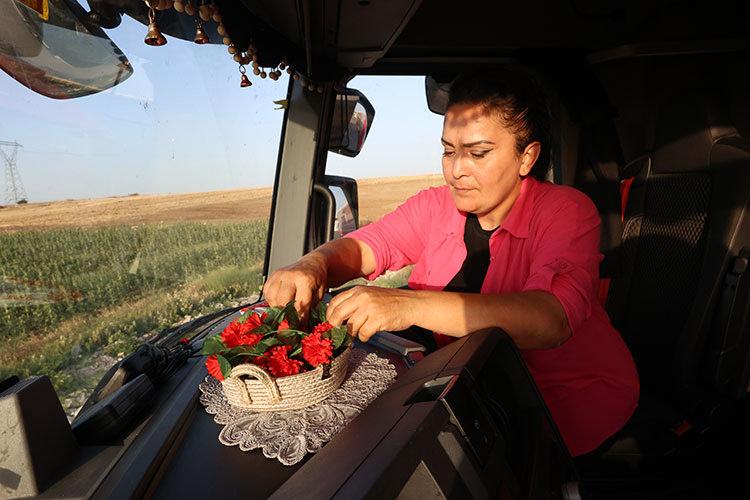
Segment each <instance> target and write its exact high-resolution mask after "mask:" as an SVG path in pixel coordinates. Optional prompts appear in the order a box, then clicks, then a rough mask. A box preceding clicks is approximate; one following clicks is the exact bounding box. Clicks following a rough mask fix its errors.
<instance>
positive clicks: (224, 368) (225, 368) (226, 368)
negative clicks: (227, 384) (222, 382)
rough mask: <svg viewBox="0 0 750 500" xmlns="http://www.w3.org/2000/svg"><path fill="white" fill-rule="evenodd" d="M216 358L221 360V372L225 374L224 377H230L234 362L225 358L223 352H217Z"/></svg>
mask: <svg viewBox="0 0 750 500" xmlns="http://www.w3.org/2000/svg"><path fill="white" fill-rule="evenodd" d="M216 359H217V360H218V361H219V368H221V374H222V375H224V378H227V377H229V376H230V375H231V374H232V364H231V363H230V362H229V361H227V358H225V357H224V356H222V355H221V354H217V355H216Z"/></svg>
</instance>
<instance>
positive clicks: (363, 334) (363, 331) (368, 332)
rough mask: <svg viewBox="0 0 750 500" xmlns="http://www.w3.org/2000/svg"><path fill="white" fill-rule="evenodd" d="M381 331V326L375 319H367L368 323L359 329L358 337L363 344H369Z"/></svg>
mask: <svg viewBox="0 0 750 500" xmlns="http://www.w3.org/2000/svg"><path fill="white" fill-rule="evenodd" d="M380 330H381V328H380V326H379V325H378V324H377V323H376V322H375V320H374V319H370V318H369V317H368V318H367V321H365V322H364V323H362V325H361V326H360V327H359V330H358V331H357V337H359V340H361V341H362V342H367V341H369V340H370V337H372V336H373V335H375V334H376V333H378V332H379V331H380Z"/></svg>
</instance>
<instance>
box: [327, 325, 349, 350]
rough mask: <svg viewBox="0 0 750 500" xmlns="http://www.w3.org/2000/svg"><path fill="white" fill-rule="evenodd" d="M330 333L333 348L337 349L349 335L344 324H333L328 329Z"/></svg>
mask: <svg viewBox="0 0 750 500" xmlns="http://www.w3.org/2000/svg"><path fill="white" fill-rule="evenodd" d="M328 331H329V332H330V334H331V340H332V341H333V348H334V349H338V348H339V347H341V345H342V344H343V343H344V341H346V339H347V337H349V332H347V331H346V325H339V326H334V327H333V328H331V329H330V330H328Z"/></svg>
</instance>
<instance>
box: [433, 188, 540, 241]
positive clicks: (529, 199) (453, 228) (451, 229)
mask: <svg viewBox="0 0 750 500" xmlns="http://www.w3.org/2000/svg"><path fill="white" fill-rule="evenodd" d="M537 184H539V181H538V180H536V179H534V178H533V177H526V178H524V180H523V181H521V192H520V193H519V194H518V198H516V201H515V202H514V203H513V206H512V207H511V209H510V212H509V213H508V216H507V217H506V218H505V222H503V223H502V224H501V225H500V230H501V231H507V232H509V233H510V234H512V235H513V236H515V237H516V238H528V237H529V224H530V223H531V216H532V213H531V212H532V211H531V210H530V209H529V207H530V206H532V205H533V202H534V200H533V198H534V196H533V195H534V188H535V187H536V185H537ZM453 213H454V219H453V221H451V222H452V223H451V224H446V226H445V234H447V235H457V236H461V238H463V231H464V226H465V225H466V213H465V212H461V211H460V210H454V211H453ZM459 231H460V235H459ZM499 232H500V231H496V232H495V234H493V235H492V238H494V237H495V236H496V235H497V234H498V233H499ZM492 238H490V239H492Z"/></svg>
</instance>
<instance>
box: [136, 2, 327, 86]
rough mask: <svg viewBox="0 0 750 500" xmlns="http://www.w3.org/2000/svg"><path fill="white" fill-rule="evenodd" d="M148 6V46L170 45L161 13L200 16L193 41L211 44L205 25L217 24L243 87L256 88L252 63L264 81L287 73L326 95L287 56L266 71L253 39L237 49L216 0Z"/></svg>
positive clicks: (196, 21)
mask: <svg viewBox="0 0 750 500" xmlns="http://www.w3.org/2000/svg"><path fill="white" fill-rule="evenodd" d="M144 3H145V4H146V6H147V7H148V9H149V10H148V21H149V24H148V33H147V34H146V38H145V39H144V42H145V43H146V44H147V45H151V46H155V47H158V46H161V45H164V44H166V43H167V39H166V38H165V37H164V35H163V34H162V33H161V31H160V30H159V26H158V24H157V19H156V11H157V10H168V9H174V10H175V11H176V12H177V13H178V14H183V15H187V16H190V17H196V15H197V18H196V20H195V37H194V38H193V42H195V43H196V44H198V45H204V44H207V43H209V37H208V35H207V34H206V32H205V30H204V23H206V22H214V23H216V25H217V26H216V32H217V33H218V34H219V36H221V37H222V42H223V43H224V45H226V46H227V52H229V55H231V56H232V59H233V60H234V61H235V62H236V63H237V64H238V65H239V73H240V87H243V88H244V87H250V86H252V82H251V81H250V78H249V77H248V75H247V68H246V66H247V65H248V64H251V65H252V68H253V75H255V76H259V77H260V78H261V79H265V78H270V79H271V80H273V81H278V80H279V78H281V75H282V74H283V72H284V71H285V70H286V72H287V74H289V75H290V76H291V77H292V78H294V80H296V81H299V82H300V83H301V85H302V87H303V88H305V89H307V90H310V91H313V92H320V93H322V92H323V89H324V87H323V85H322V84H320V83H316V82H314V81H312V80H310V79H309V78H308V77H306V76H305V75H303V74H302V73H300V72H299V71H296V70H295V69H294V68H292V67H291V66H290V65H289V61H288V59H287V58H286V57H283V58H282V59H281V62H279V64H278V65H277V66H275V67H272V68H270V71H266V70H267V69H268V68H265V67H261V66H260V65H259V64H258V61H259V58H258V48H257V46H256V45H255V42H254V41H253V40H251V41H250V44H249V45H248V47H247V48H246V49H245V50H238V48H237V46H236V45H235V44H234V43H233V42H232V39H231V38H230V37H229V34H228V33H227V30H226V27H225V26H224V24H223V23H222V18H221V13H220V12H219V9H218V8H217V7H216V5H215V4H214V3H213V0H144Z"/></svg>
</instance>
